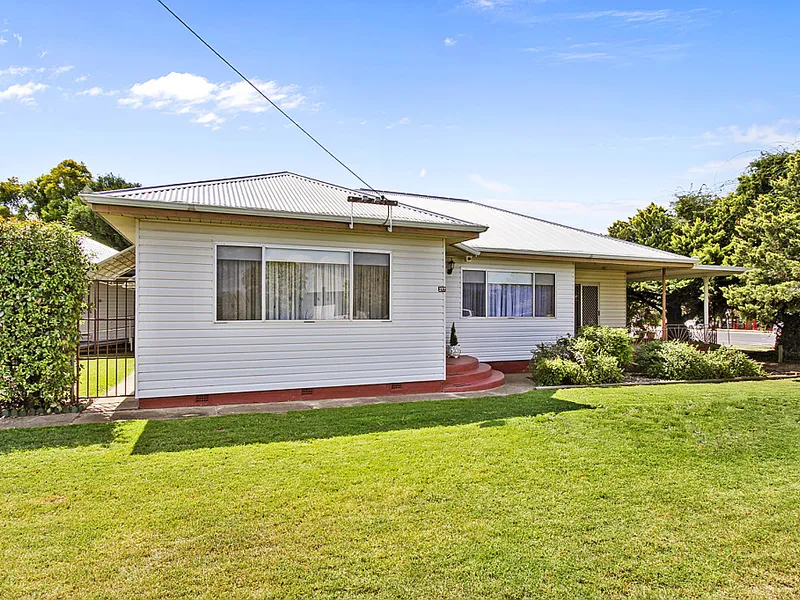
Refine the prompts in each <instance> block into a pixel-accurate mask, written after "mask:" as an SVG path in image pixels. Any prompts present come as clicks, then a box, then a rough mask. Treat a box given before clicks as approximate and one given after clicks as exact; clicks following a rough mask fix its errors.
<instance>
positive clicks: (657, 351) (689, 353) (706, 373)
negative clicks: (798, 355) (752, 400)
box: [636, 341, 764, 380]
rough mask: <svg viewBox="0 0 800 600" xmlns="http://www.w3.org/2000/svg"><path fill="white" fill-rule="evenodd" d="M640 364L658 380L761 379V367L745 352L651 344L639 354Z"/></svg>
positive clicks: (680, 343)
mask: <svg viewBox="0 0 800 600" xmlns="http://www.w3.org/2000/svg"><path fill="white" fill-rule="evenodd" d="M636 362H637V363H638V365H639V367H640V368H641V370H642V372H643V373H644V374H645V375H647V376H648V377H654V378H656V379H672V380H676V379H677V380H683V379H686V380H692V379H730V378H733V377H758V376H761V375H763V374H764V372H763V370H762V368H761V366H760V365H759V364H758V363H757V362H756V361H754V360H752V359H751V358H748V357H747V356H746V355H745V354H744V353H743V352H740V351H739V350H734V349H733V348H724V347H723V348H719V349H718V350H711V351H709V352H700V351H699V350H698V349H697V348H695V347H694V346H692V345H690V344H686V343H684V342H677V341H672V342H659V341H654V342H649V343H647V344H644V345H643V346H642V347H641V349H640V350H639V351H638V352H637V355H636Z"/></svg>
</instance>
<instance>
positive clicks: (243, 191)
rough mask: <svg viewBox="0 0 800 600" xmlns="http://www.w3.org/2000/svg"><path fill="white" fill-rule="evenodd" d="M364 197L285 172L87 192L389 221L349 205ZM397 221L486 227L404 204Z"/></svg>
mask: <svg viewBox="0 0 800 600" xmlns="http://www.w3.org/2000/svg"><path fill="white" fill-rule="evenodd" d="M362 193H363V192H361V191H356V190H352V189H348V188H345V187H341V186H338V185H333V184H330V183H325V182H324V181H319V180H316V179H312V178H310V177H304V176H302V175H297V174H295V173H289V172H280V173H268V174H264V175H253V176H249V177H236V178H232V179H216V180H210V181H196V182H191V183H178V184H173V185H164V186H156V187H141V188H131V189H125V190H114V191H107V192H99V193H95V194H86V195H85V198H86V199H87V200H88V201H89V202H92V201H95V202H96V201H97V200H98V198H107V199H111V198H114V199H122V200H128V201H134V202H137V203H140V202H141V203H148V204H149V203H152V204H159V205H162V206H163V205H172V206H188V205H191V206H196V207H206V208H208V209H220V210H219V212H225V210H224V209H229V210H230V211H231V212H241V211H253V212H264V213H269V214H273V215H274V214H285V215H291V216H294V217H300V218H302V216H308V217H311V216H313V217H317V218H319V217H332V218H336V219H338V220H347V219H349V218H350V215H351V209H352V215H353V218H354V219H355V220H356V221H358V220H362V219H364V220H371V221H381V222H382V221H384V220H385V219H386V218H387V214H388V211H387V207H386V206H381V205H374V204H362V203H353V202H348V201H347V197H348V196H352V195H361V194H362ZM392 222H393V223H395V224H403V223H406V224H410V225H428V226H431V225H436V226H442V227H446V228H450V229H465V230H476V229H477V230H480V229H482V228H481V227H480V226H478V225H476V224H475V223H469V222H467V221H464V220H462V219H458V218H455V217H449V216H446V215H441V214H436V213H434V212H431V211H428V210H425V209H421V208H419V207H414V206H407V205H405V204H400V205H399V206H395V207H393V208H392Z"/></svg>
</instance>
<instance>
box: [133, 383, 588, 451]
mask: <svg viewBox="0 0 800 600" xmlns="http://www.w3.org/2000/svg"><path fill="white" fill-rule="evenodd" d="M587 408H592V407H590V406H589V405H584V404H577V403H574V402H567V401H564V400H558V399H556V398H554V397H553V394H552V392H538V393H537V392H534V393H528V394H521V395H517V396H495V397H488V398H464V399H454V400H431V401H423V402H404V403H387V404H374V405H368V406H357V407H350V408H332V409H319V410H306V411H296V412H287V413H280V414H269V413H260V414H247V415H230V416H225V417H213V418H202V419H182V420H176V421H148V422H147V424H146V425H145V427H144V430H143V431H142V433H141V435H140V436H139V438H138V440H137V442H136V444H135V446H134V449H133V454H150V453H154V452H179V451H182V450H194V449H198V448H218V447H224V446H240V445H244V444H267V443H274V442H288V441H298V440H311V439H326V438H334V437H340V436H353V435H363V434H369V433H380V432H386V431H396V430H403V429H422V428H428V427H443V426H444V427H446V426H453V425H466V424H469V423H480V424H481V427H499V426H502V425H504V424H505V421H504V419H508V418H513V417H532V416H535V415H540V414H546V413H560V412H564V411H570V410H578V409H587Z"/></svg>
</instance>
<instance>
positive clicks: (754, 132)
mask: <svg viewBox="0 0 800 600" xmlns="http://www.w3.org/2000/svg"><path fill="white" fill-rule="evenodd" d="M798 138H800V119H780V120H778V121H776V122H774V123H769V124H763V125H758V124H755V125H750V126H749V127H742V126H739V125H728V126H726V127H719V128H717V129H716V130H714V131H706V132H705V133H703V135H701V136H700V141H699V142H698V143H697V144H695V146H694V147H695V148H703V147H707V146H722V145H725V144H752V145H756V146H762V147H764V146H779V145H792V144H796V143H797V142H798Z"/></svg>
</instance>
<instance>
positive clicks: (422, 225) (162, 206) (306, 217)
mask: <svg viewBox="0 0 800 600" xmlns="http://www.w3.org/2000/svg"><path fill="white" fill-rule="evenodd" d="M78 196H79V197H80V198H81V200H83V201H84V202H86V203H87V204H89V205H91V206H93V205H96V204H97V205H99V204H105V205H110V206H131V207H135V208H149V209H154V210H182V211H186V212H188V213H191V212H201V213H211V214H223V215H226V214H227V215H248V216H255V217H276V218H284V219H297V220H302V221H326V222H335V223H350V222H351V221H350V217H349V216H339V215H322V214H309V213H294V212H288V211H272V210H258V209H250V208H229V207H224V206H208V205H205V204H188V203H179V202H175V203H168V202H158V203H156V202H150V201H147V200H135V199H132V198H119V197H117V196H105V195H102V194H78ZM403 206H406V205H403ZM408 208H413V209H415V210H418V211H419V210H420V209H418V208H416V207H414V206H408ZM353 222H355V223H361V224H364V225H381V226H383V225H385V224H386V219H382V218H370V217H356V218H355V219H354V220H353ZM462 223H463V224H461V223H459V224H455V223H426V222H424V221H394V224H395V225H398V226H400V227H416V228H419V229H440V230H442V229H443V230H446V231H468V232H470V233H483V232H484V231H486V230H487V229H489V228H488V227H486V226H485V225H477V224H475V223H469V222H467V221H463V222H462Z"/></svg>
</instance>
